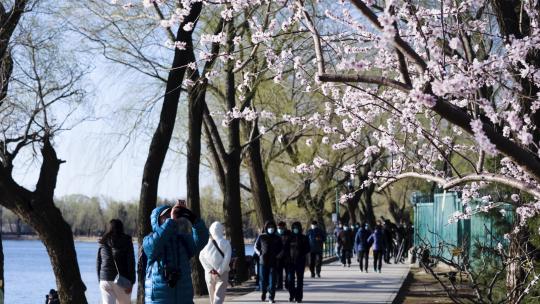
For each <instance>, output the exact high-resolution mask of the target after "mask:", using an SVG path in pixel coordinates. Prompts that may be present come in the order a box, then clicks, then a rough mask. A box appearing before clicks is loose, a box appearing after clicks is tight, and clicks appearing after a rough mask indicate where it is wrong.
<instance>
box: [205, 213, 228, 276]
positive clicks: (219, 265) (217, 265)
mask: <svg viewBox="0 0 540 304" xmlns="http://www.w3.org/2000/svg"><path fill="white" fill-rule="evenodd" d="M209 230H210V239H209V240H208V244H206V246H205V247H204V248H203V250H201V252H200V254H199V260H200V261H201V264H202V266H203V268H204V270H205V272H206V273H209V272H210V271H211V270H212V269H215V270H216V271H217V272H218V273H219V274H223V273H224V272H227V271H229V262H230V261H231V254H232V249H231V244H230V243H229V241H227V240H226V239H225V237H224V236H223V230H224V229H223V225H222V224H221V223H220V222H214V223H212V225H210V229H209ZM212 239H213V240H215V241H216V243H217V245H218V246H219V249H221V251H222V252H223V254H224V256H222V255H221V253H219V251H218V250H217V248H216V246H215V245H214V242H212Z"/></svg>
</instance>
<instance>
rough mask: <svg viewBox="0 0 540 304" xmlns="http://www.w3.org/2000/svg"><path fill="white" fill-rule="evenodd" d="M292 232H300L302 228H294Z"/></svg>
mask: <svg viewBox="0 0 540 304" xmlns="http://www.w3.org/2000/svg"><path fill="white" fill-rule="evenodd" d="M292 232H293V233H294V234H298V233H300V230H299V229H298V228H293V230H292Z"/></svg>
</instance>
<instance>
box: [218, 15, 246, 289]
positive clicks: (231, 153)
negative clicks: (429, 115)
mask: <svg viewBox="0 0 540 304" xmlns="http://www.w3.org/2000/svg"><path fill="white" fill-rule="evenodd" d="M234 35H235V28H234V22H233V21H230V22H229V23H228V24H227V44H228V50H227V52H228V53H229V54H232V53H233V52H234V44H233V39H234ZM233 69H234V63H233V62H232V61H231V60H229V61H228V62H227V66H226V92H225V98H226V102H227V110H228V111H232V110H233V109H234V107H235V106H236V88H235V77H234V72H233ZM227 136H228V153H227V155H226V156H225V158H226V161H225V169H226V170H225V197H224V199H223V211H224V215H225V223H226V229H227V235H229V236H230V238H231V246H232V249H233V251H234V252H235V253H236V257H237V258H238V261H239V263H238V269H237V270H236V273H237V277H238V279H239V280H242V281H243V280H245V279H247V267H246V263H245V244H244V231H243V221H242V201H241V196H240V166H241V157H240V152H241V146H240V120H238V119H234V120H233V121H232V122H231V123H230V126H229V128H228V132H227Z"/></svg>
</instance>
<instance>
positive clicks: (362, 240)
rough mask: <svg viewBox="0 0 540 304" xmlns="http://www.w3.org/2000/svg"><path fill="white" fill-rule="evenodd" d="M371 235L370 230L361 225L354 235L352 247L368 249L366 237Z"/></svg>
mask: <svg viewBox="0 0 540 304" xmlns="http://www.w3.org/2000/svg"><path fill="white" fill-rule="evenodd" d="M370 235H371V230H369V229H366V228H364V227H361V228H360V229H358V232H357V233H356V236H355V238H354V247H355V248H356V251H357V252H358V251H365V250H369V243H368V238H369V236H370Z"/></svg>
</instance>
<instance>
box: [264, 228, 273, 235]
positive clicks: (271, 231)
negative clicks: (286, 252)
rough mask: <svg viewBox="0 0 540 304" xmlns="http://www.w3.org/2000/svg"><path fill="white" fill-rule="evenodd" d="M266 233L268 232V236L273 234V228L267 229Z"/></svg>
mask: <svg viewBox="0 0 540 304" xmlns="http://www.w3.org/2000/svg"><path fill="white" fill-rule="evenodd" d="M266 232H268V234H274V228H268V229H266Z"/></svg>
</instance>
